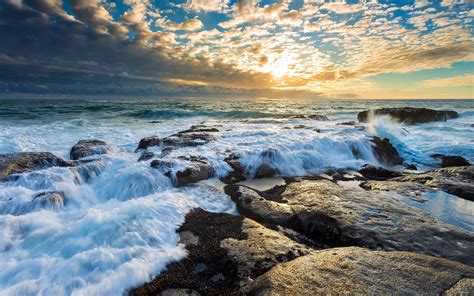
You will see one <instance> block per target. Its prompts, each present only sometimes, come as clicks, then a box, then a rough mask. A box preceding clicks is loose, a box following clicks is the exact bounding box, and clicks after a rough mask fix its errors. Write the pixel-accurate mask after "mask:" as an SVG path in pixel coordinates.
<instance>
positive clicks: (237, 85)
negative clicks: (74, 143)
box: [0, 0, 474, 99]
mask: <svg viewBox="0 0 474 296" xmlns="http://www.w3.org/2000/svg"><path fill="white" fill-rule="evenodd" d="M473 17H474V0H439V1H424V0H416V1H415V0H414V1H409V0H406V1H349V0H347V1H321V0H175V1H164V0H120V1H119V0H64V1H62V0H1V1H0V94H17V93H27V94H66V95H92V94H94V95H105V94H107V95H164V96H180V95H183V96H216V97H217V96H257V97H260V96H264V97H287V98H296V97H304V98H329V99H338V98H343V99H351V98H355V99H356V98H360V99H378V98H379V99H417V98H424V99H441V98H443V99H455V98H468V99H474V89H473V87H474V43H473V30H474V27H473Z"/></svg>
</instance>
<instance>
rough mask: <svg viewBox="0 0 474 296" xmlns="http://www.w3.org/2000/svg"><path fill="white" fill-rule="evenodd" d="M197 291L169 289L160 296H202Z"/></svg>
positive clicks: (159, 295)
mask: <svg viewBox="0 0 474 296" xmlns="http://www.w3.org/2000/svg"><path fill="white" fill-rule="evenodd" d="M200 295H201V294H199V293H198V292H197V291H194V290H191V289H167V290H164V291H163V292H161V293H159V294H158V296H200Z"/></svg>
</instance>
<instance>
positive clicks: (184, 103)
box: [0, 97, 474, 295]
mask: <svg viewBox="0 0 474 296" xmlns="http://www.w3.org/2000/svg"><path fill="white" fill-rule="evenodd" d="M400 106H413V107H426V108H433V109H440V110H441V109H444V110H455V111H457V112H459V114H460V117H459V118H457V119H453V120H449V121H447V122H434V123H427V124H419V125H413V126H403V125H400V124H398V123H395V122H393V121H391V120H390V118H388V117H379V118H375V119H374V120H372V121H371V122H370V123H368V124H365V129H360V128H357V127H354V126H348V125H341V124H340V123H343V122H346V121H356V120H357V119H356V117H357V112H359V111H362V110H366V109H370V108H380V107H400ZM301 114H305V115H311V114H321V115H326V116H327V117H328V118H329V121H319V120H307V119H302V118H300V119H298V118H292V117H291V115H301ZM473 123H474V101H468V100H437V101H426V100H423V101H367V100H350V101H343V100H337V101H326V100H322V101H317V100H301V101H297V100H275V99H273V100H270V99H248V100H246V99H241V98H239V99H204V98H142V99H137V98H133V99H130V98H121V99H117V98H103V97H102V98H65V97H63V98H59V99H58V98H56V99H55V98H46V97H35V98H31V99H14V98H9V99H3V100H0V153H11V152H21V151H49V152H52V153H54V154H56V155H58V156H61V157H64V158H66V159H68V158H69V151H70V149H71V147H72V146H73V145H74V144H75V143H76V142H77V141H79V140H81V139H91V138H94V139H100V140H104V141H106V142H107V143H108V144H109V145H111V146H112V152H111V153H110V154H107V155H104V156H101V160H100V161H97V162H92V163H90V164H86V165H84V166H83V167H82V168H58V167H54V168H50V169H46V170H41V171H36V172H31V173H25V174H21V175H20V177H19V178H18V179H16V180H14V181H9V182H3V183H0V266H1V268H0V294H2V295H38V294H43V295H71V294H72V295H120V294H124V293H126V292H127V290H128V289H130V288H133V287H136V286H138V285H140V284H142V283H144V282H146V281H148V280H150V279H152V278H153V277H154V276H156V275H157V274H159V272H160V271H162V270H163V269H164V268H165V266H166V264H167V263H169V262H171V261H173V260H179V259H181V258H183V257H184V256H186V251H185V249H184V247H183V246H182V245H180V244H179V236H178V234H177V233H176V230H177V229H178V228H179V225H180V224H181V223H182V222H183V221H184V216H185V215H186V213H188V212H189V211H190V210H191V209H192V208H194V207H201V208H203V209H205V210H208V211H214V212H226V213H230V214H236V209H235V205H234V204H233V202H232V201H231V200H230V199H229V197H228V196H226V195H225V194H224V193H223V192H222V190H220V189H219V188H221V187H222V186H220V185H216V184H214V183H217V182H218V177H219V176H223V175H225V174H226V173H227V172H229V171H230V169H231V168H230V167H229V166H228V165H227V164H226V163H225V161H224V158H226V157H227V156H229V155H230V154H231V153H234V154H236V155H238V156H239V157H240V161H241V163H242V165H243V166H244V167H245V168H246V169H247V170H248V171H249V172H251V173H252V172H255V170H256V169H257V167H258V166H259V165H260V164H261V163H262V162H263V161H266V162H270V163H272V165H273V166H274V167H275V168H277V169H278V171H279V174H280V175H283V176H300V175H307V174H313V173H318V172H321V171H323V170H325V169H328V168H349V169H358V168H360V167H361V166H362V165H364V164H366V163H371V164H374V165H380V164H379V163H378V162H377V159H376V158H375V156H374V155H373V153H372V150H371V147H372V146H371V145H372V144H371V142H370V137H371V136H372V135H377V136H380V137H385V138H389V139H390V141H391V143H393V145H394V146H395V147H396V148H397V150H398V151H399V152H400V154H401V155H402V157H403V158H404V159H405V160H406V162H407V163H410V164H415V165H416V166H417V167H418V168H419V170H421V171H422V170H427V169H430V168H433V167H436V166H437V163H436V160H434V159H432V158H431V157H430V155H431V154H433V153H441V154H448V155H450V154H452V155H460V156H463V157H465V158H466V159H468V160H469V161H471V162H473V161H474V142H473V141H474V132H473V129H474V128H473V127H472V124H473ZM196 124H205V125H207V126H212V127H216V128H217V129H219V131H220V132H218V133H216V134H215V135H216V137H217V139H216V140H215V141H211V142H209V143H207V144H205V145H201V146H197V147H184V148H179V149H175V150H173V151H172V153H171V154H169V155H167V156H165V159H166V160H169V161H171V162H172V163H173V170H179V169H182V168H183V167H184V165H185V164H184V162H183V161H182V160H180V158H178V157H179V156H200V157H205V158H207V160H208V162H209V163H210V164H211V165H212V166H213V168H214V170H215V173H216V178H214V179H213V180H208V181H205V182H200V183H197V184H194V185H191V186H187V187H183V188H174V187H173V186H172V183H171V181H170V180H169V178H167V177H166V176H165V175H164V174H163V172H161V171H160V170H157V169H153V168H151V167H150V164H149V162H138V161H137V159H138V157H139V156H140V154H139V153H135V152H134V151H135V148H136V147H137V144H138V142H139V141H140V139H141V138H143V137H146V136H152V135H157V136H159V137H166V136H168V135H171V134H173V133H176V132H179V131H182V130H185V129H187V128H189V127H190V126H191V125H196ZM301 125H304V127H302V128H301V127H300V128H295V127H297V126H301ZM354 149H356V150H357V151H359V155H357V157H355V156H354V153H353V150H354ZM151 150H154V151H156V152H159V150H160V147H155V148H152V149H151ZM47 190H55V191H62V192H64V195H65V202H64V205H63V206H60V207H55V208H54V207H53V208H32V207H31V206H29V205H30V204H31V201H32V198H33V197H34V196H35V194H38V193H40V192H44V191H47Z"/></svg>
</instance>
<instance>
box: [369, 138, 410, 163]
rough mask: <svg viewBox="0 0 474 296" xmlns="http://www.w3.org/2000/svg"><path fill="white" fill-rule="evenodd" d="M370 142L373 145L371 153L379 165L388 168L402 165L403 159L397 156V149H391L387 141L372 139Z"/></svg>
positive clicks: (384, 139) (391, 146)
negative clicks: (387, 166) (384, 165)
mask: <svg viewBox="0 0 474 296" xmlns="http://www.w3.org/2000/svg"><path fill="white" fill-rule="evenodd" d="M370 141H371V142H372V143H373V144H374V145H373V146H372V151H373V152H374V155H375V156H376V157H377V159H378V160H379V161H380V162H381V163H383V164H386V165H389V166H393V165H401V164H403V158H402V157H401V156H400V154H398V151H397V149H395V147H393V145H392V144H391V143H390V140H389V139H386V138H383V139H382V138H379V137H373V138H372V139H371V140H370Z"/></svg>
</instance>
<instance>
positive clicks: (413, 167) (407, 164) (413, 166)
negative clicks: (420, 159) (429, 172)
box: [403, 163, 418, 171]
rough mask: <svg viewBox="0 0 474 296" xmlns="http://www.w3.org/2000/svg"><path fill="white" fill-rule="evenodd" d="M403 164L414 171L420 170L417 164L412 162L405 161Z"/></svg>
mask: <svg viewBox="0 0 474 296" xmlns="http://www.w3.org/2000/svg"><path fill="white" fill-rule="evenodd" d="M403 166H404V167H405V168H407V169H408V170H412V171H416V170H418V168H417V167H416V165H414V164H412V163H404V164H403Z"/></svg>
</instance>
